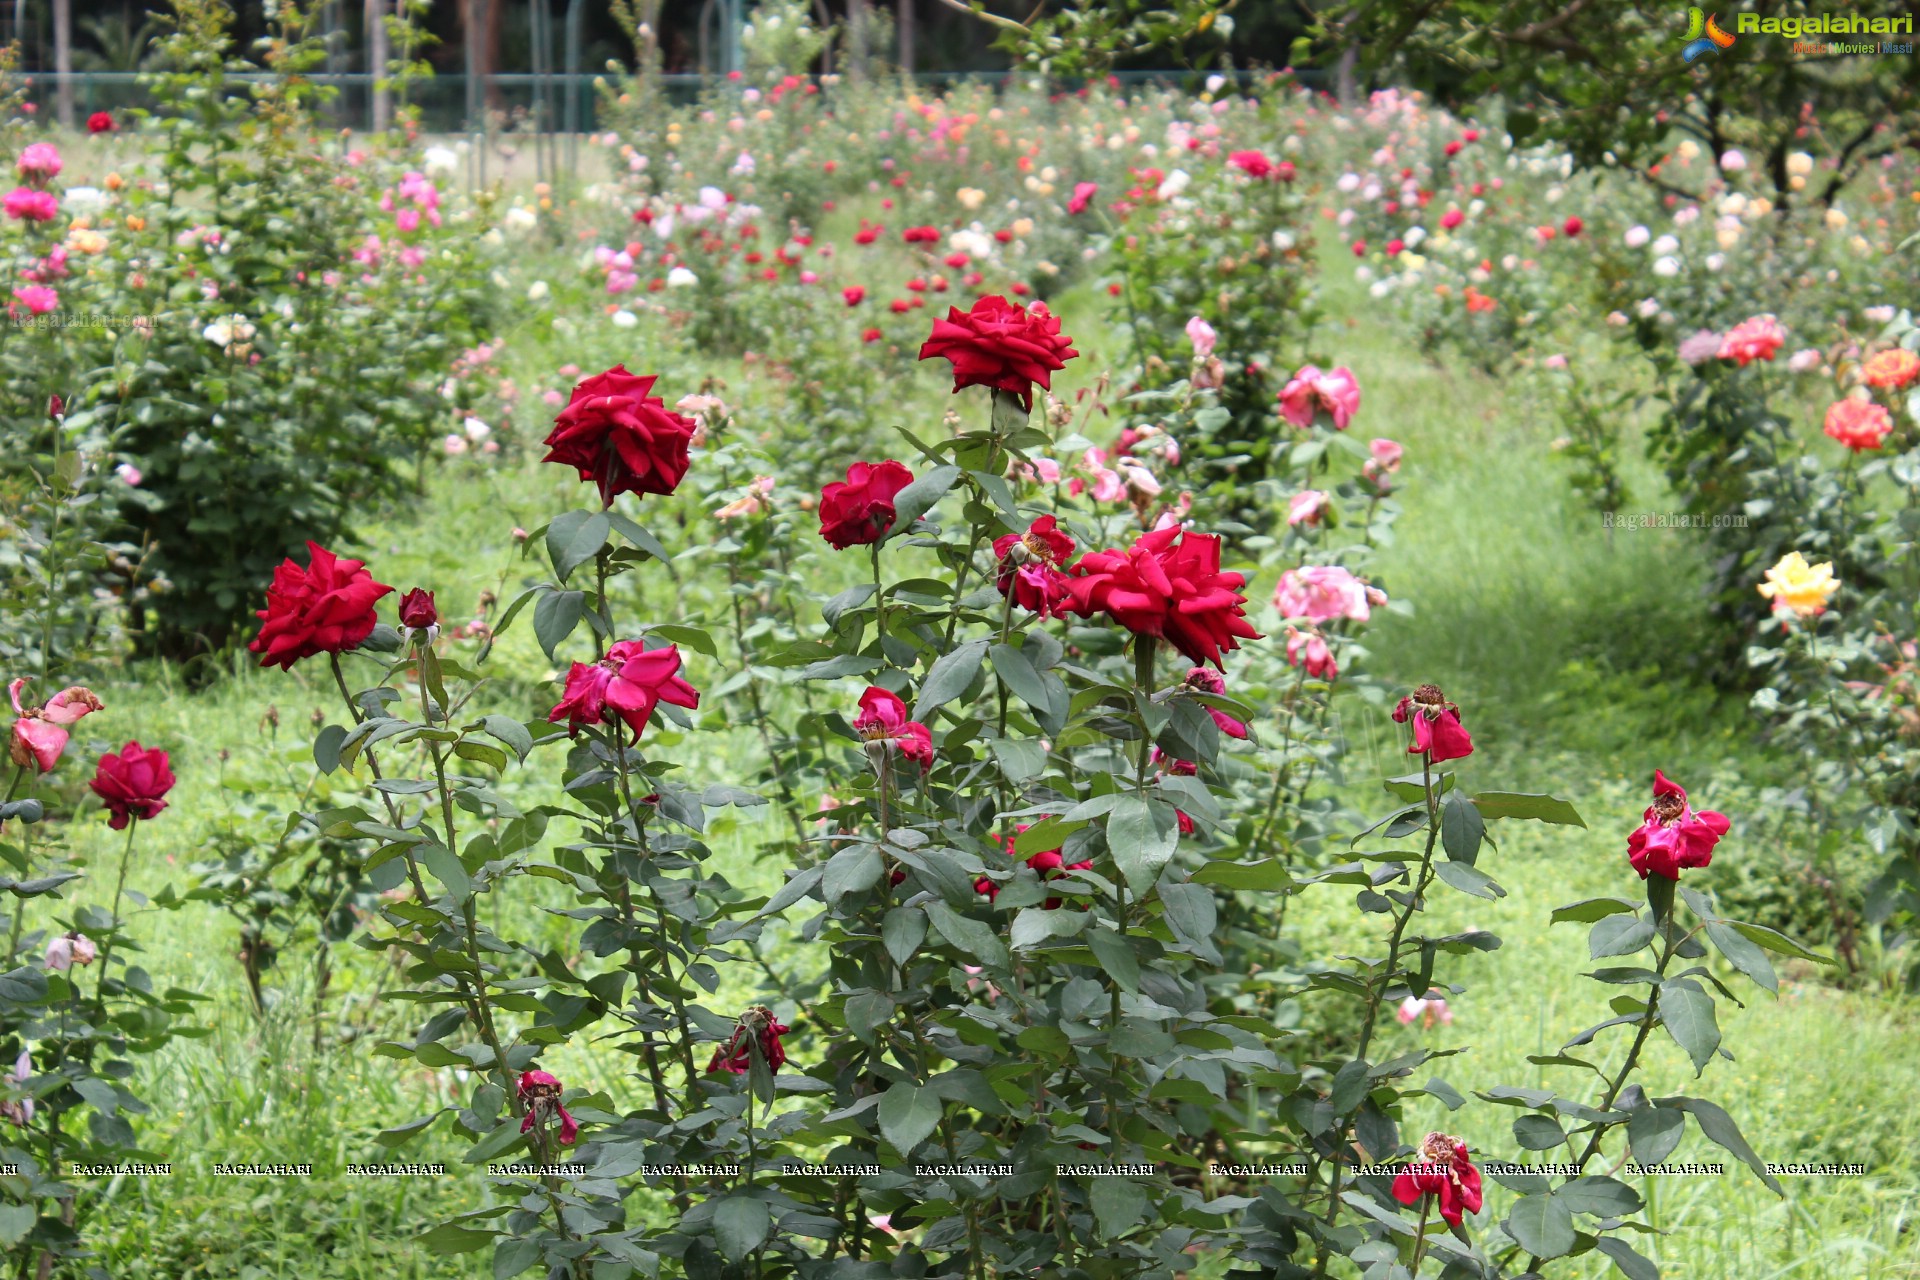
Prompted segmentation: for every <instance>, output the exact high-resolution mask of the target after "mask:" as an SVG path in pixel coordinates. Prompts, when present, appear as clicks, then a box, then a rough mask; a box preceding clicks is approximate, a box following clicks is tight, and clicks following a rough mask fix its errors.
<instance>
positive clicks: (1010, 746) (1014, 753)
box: [992, 738, 1047, 783]
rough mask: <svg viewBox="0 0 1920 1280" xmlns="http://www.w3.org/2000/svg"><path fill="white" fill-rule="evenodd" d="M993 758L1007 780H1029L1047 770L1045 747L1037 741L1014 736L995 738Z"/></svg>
mask: <svg viewBox="0 0 1920 1280" xmlns="http://www.w3.org/2000/svg"><path fill="white" fill-rule="evenodd" d="M992 746H993V758H994V760H995V761H996V762H998V763H999V765H1000V772H1001V773H1003V774H1005V775H1006V777H1007V781H1008V782H1012V783H1023V782H1031V781H1032V780H1033V779H1035V778H1037V777H1039V776H1040V775H1041V774H1043V773H1045V772H1046V771H1047V749H1046V748H1045V747H1043V746H1041V745H1040V744H1039V743H1037V742H1031V741H1027V740H1025V739H1015V738H995V739H994V740H993V743H992Z"/></svg>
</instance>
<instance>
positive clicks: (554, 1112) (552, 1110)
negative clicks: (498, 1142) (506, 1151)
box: [519, 1071, 580, 1147]
mask: <svg viewBox="0 0 1920 1280" xmlns="http://www.w3.org/2000/svg"><path fill="white" fill-rule="evenodd" d="M519 1093H520V1101H521V1102H523V1103H525V1104H526V1107H527V1115H526V1118H525V1119H524V1120H522V1121H521V1122H520V1132H522V1133H525V1132H526V1131H527V1130H529V1129H531V1128H533V1127H534V1126H535V1125H539V1126H540V1127H541V1128H542V1129H544V1128H545V1127H546V1124H547V1121H548V1120H551V1119H552V1118H553V1117H554V1116H559V1117H560V1145H561V1146H563V1147H570V1146H572V1145H573V1140H574V1139H575V1138H577V1137H579V1136H580V1126H579V1124H578V1123H576V1122H575V1121H574V1118H573V1117H572V1116H570V1115H568V1114H567V1109H566V1108H565V1107H563V1106H561V1105H560V1082H559V1081H558V1080H557V1079H555V1078H554V1077H553V1076H552V1075H550V1074H548V1073H547V1072H545V1071H523V1072H521V1073H520V1089H519Z"/></svg>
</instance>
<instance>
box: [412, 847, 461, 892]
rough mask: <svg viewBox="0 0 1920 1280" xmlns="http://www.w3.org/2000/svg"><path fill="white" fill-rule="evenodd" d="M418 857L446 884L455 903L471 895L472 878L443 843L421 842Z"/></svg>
mask: <svg viewBox="0 0 1920 1280" xmlns="http://www.w3.org/2000/svg"><path fill="white" fill-rule="evenodd" d="M419 858H420V862H421V865H423V866H425V867H426V869H427V870H429V871H431V872H433V875H434V878H435V879H436V880H438V881H439V882H440V883H441V884H443V885H445V886H447V892H448V893H450V894H452V895H453V900H454V902H455V903H462V902H465V901H466V900H467V899H468V898H471V897H472V896H473V879H472V877H470V876H469V875H468V874H467V868H466V866H465V865H464V864H463V863H462V862H461V861H460V858H459V855H457V854H455V853H454V851H453V850H451V849H449V848H447V847H446V846H445V845H443V844H423V845H421V846H420V849H419Z"/></svg>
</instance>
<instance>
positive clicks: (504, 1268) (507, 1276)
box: [493, 1237, 540, 1280]
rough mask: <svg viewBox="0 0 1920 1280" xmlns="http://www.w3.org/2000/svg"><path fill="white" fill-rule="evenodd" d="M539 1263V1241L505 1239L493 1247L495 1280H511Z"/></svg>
mask: <svg viewBox="0 0 1920 1280" xmlns="http://www.w3.org/2000/svg"><path fill="white" fill-rule="evenodd" d="M538 1261H540V1242H539V1241H538V1240H527V1239H515V1238H512V1237H503V1238H502V1239H501V1240H500V1242H499V1243H498V1244H496V1245H494V1247H493V1280H511V1278H512V1277H513V1276H517V1275H519V1274H520V1273H521V1272H522V1271H525V1270H526V1269H527V1268H528V1267H531V1266H532V1265H533V1264H534V1263H536V1262H538Z"/></svg>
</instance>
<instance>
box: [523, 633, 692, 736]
mask: <svg viewBox="0 0 1920 1280" xmlns="http://www.w3.org/2000/svg"><path fill="white" fill-rule="evenodd" d="M662 702H670V703H672V704H673V705H674V706H676V707H697V706H699V705H700V692H699V690H697V689H695V688H694V687H693V686H692V685H690V684H688V683H687V682H686V681H685V680H683V679H681V678H680V646H678V645H672V644H670V645H668V646H666V647H665V648H663V649H649V648H647V647H646V646H645V645H643V644H642V643H641V642H640V641H638V640H622V641H620V642H619V643H618V644H616V645H614V646H613V647H612V648H610V649H608V650H607V656H606V657H604V658H602V659H601V660H600V661H598V662H595V663H591V664H589V663H585V662H576V663H574V664H573V666H572V668H571V669H570V670H569V671H568V672H567V687H566V691H565V692H564V693H563V694H562V695H561V697H560V703H559V705H558V706H556V707H554V709H553V710H552V711H550V712H549V713H548V714H547V720H548V722H549V723H551V724H559V723H560V722H561V721H563V720H564V721H565V722H566V725H567V732H568V733H569V734H577V733H579V732H580V726H582V725H588V724H600V723H602V722H603V721H612V720H624V721H626V723H627V727H628V728H629V729H631V730H633V740H634V741H635V742H638V741H639V740H640V735H641V733H642V732H643V731H645V729H646V727H647V720H648V718H649V717H650V716H652V715H653V709H654V708H655V707H657V706H659V705H660V704H661V703H662Z"/></svg>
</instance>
